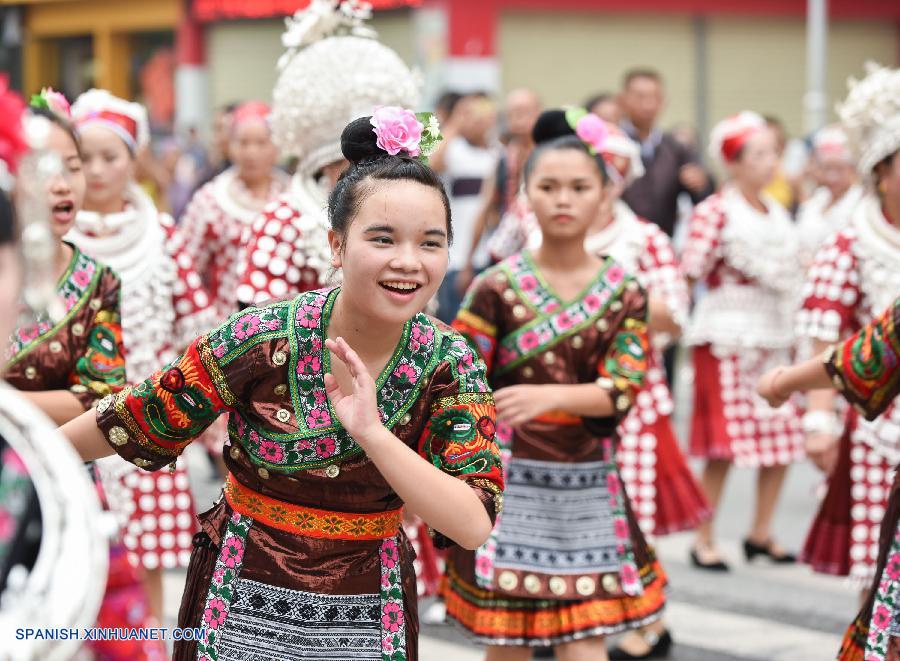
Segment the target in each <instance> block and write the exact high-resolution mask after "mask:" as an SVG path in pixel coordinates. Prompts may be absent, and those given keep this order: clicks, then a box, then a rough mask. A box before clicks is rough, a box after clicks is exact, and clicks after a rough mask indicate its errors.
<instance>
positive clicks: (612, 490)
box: [606, 473, 619, 496]
mask: <svg viewBox="0 0 900 661" xmlns="http://www.w3.org/2000/svg"><path fill="white" fill-rule="evenodd" d="M606 488H607V489H609V495H610V496H617V495H619V476H618V475H616V474H615V473H607V475H606Z"/></svg>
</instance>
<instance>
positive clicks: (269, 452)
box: [259, 441, 284, 464]
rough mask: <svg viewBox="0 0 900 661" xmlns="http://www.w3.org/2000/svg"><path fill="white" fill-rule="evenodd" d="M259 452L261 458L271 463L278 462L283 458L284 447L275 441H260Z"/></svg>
mask: <svg viewBox="0 0 900 661" xmlns="http://www.w3.org/2000/svg"><path fill="white" fill-rule="evenodd" d="M259 454H260V455H261V456H262V458H263V459H265V460H266V461H269V462H272V463H273V464H277V463H280V462H281V460H282V459H284V449H283V448H282V447H281V445H279V444H278V443H276V442H275V441H263V442H262V443H260V444H259Z"/></svg>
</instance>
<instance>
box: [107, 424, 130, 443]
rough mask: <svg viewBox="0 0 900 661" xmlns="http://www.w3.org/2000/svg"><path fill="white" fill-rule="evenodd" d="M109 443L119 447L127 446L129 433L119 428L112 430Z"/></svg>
mask: <svg viewBox="0 0 900 661" xmlns="http://www.w3.org/2000/svg"><path fill="white" fill-rule="evenodd" d="M109 442H110V443H112V444H113V445H118V446H122V445H125V444H126V443H127V442H128V432H127V431H125V430H124V429H123V428H122V427H119V426H116V427H112V428H110V430H109Z"/></svg>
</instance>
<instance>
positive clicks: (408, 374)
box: [394, 365, 416, 383]
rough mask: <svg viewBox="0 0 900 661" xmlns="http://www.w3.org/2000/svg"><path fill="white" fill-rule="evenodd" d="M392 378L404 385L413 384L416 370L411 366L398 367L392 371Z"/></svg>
mask: <svg viewBox="0 0 900 661" xmlns="http://www.w3.org/2000/svg"><path fill="white" fill-rule="evenodd" d="M394 376H396V377H397V378H398V379H400V380H401V381H403V382H404V383H415V380H416V370H415V368H413V366H412V365H398V366H397V369H395V370H394Z"/></svg>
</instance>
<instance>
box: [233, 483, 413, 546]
mask: <svg viewBox="0 0 900 661" xmlns="http://www.w3.org/2000/svg"><path fill="white" fill-rule="evenodd" d="M225 499H226V500H227V501H228V504H229V505H231V509H233V510H234V511H235V512H238V513H240V514H243V515H244V516H249V517H250V518H251V519H254V520H256V521H259V522H261V523H264V524H266V525H267V526H272V527H273V528H277V529H278V530H284V531H285V532H289V533H294V534H296V535H304V536H306V537H317V538H320V539H387V538H388V537H393V536H394V535H396V534H397V530H398V529H399V528H400V521H401V519H402V517H403V510H402V508H401V509H396V510H388V511H386V512H376V513H374V514H355V513H352V512H334V511H332V510H320V509H315V508H313V507H304V506H303V505H295V504H293V503H287V502H285V501H283V500H277V499H276V498H271V497H269V496H264V495H263V494H261V493H259V492H257V491H254V490H253V489H251V488H249V487H247V486H245V485H243V484H241V483H240V482H238V481H237V480H236V479H235V478H234V476H232V475H231V474H229V475H228V479H227V480H225Z"/></svg>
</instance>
